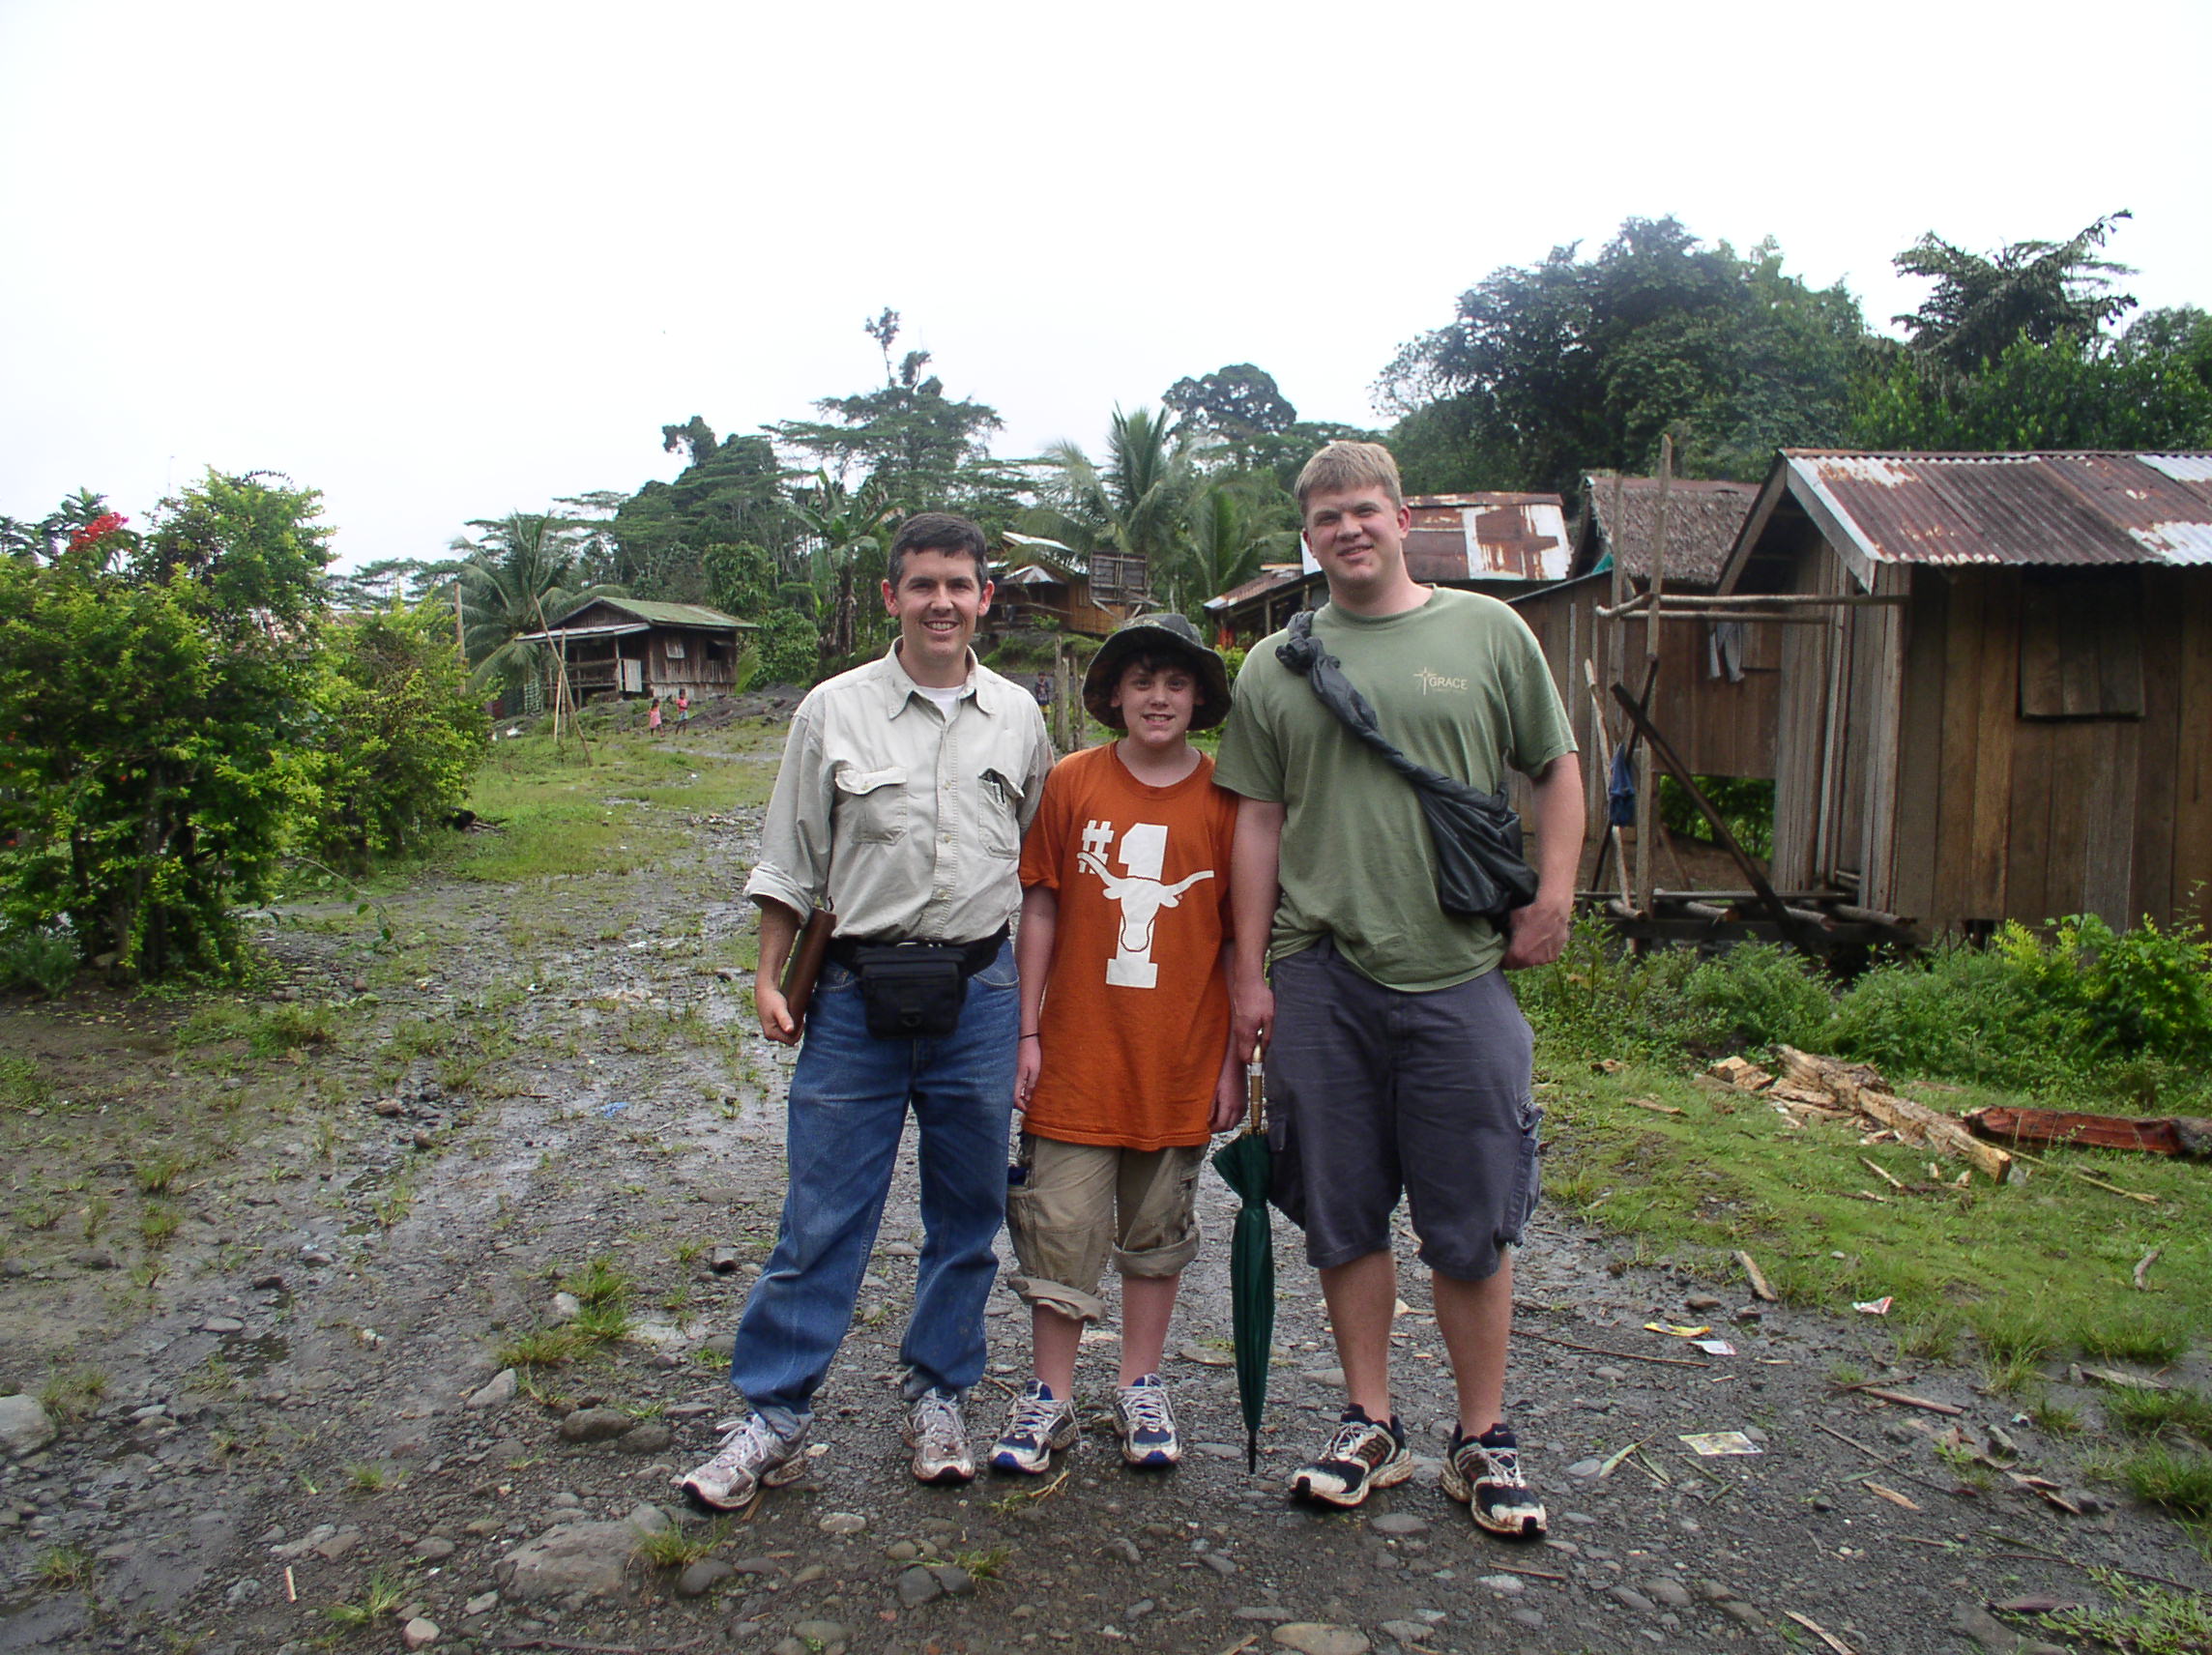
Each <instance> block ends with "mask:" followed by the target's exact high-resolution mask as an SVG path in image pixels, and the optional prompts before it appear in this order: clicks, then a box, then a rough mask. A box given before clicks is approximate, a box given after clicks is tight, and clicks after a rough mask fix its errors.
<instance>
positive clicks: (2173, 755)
mask: <svg viewBox="0 0 2212 1655" xmlns="http://www.w3.org/2000/svg"><path fill="white" fill-rule="evenodd" d="M1720 585H1721V591H1722V593H1724V594H1729V595H1738V596H1739V597H1745V598H1748V597H1749V596H1750V595H1772V596H1773V598H1774V600H1775V601H1774V608H1775V610H1776V611H1777V618H1774V619H1768V620H1764V621H1761V622H1756V623H1753V624H1754V625H1756V626H1761V627H1765V628H1767V629H1770V630H1772V631H1775V632H1777V633H1778V634H1780V645H1779V647H1780V652H1781V653H1780V664H1781V673H1780V682H1779V692H1780V700H1779V705H1778V707H1777V711H1776V716H1777V731H1778V739H1777V745H1776V765H1775V781H1776V797H1775V822H1774V856H1773V861H1772V874H1773V880H1774V883H1775V885H1777V886H1782V887H1784V888H1791V887H1795V888H1808V887H1811V888H1822V887H1824V888H1828V889H1833V890H1838V891H1843V892H1847V893H1849V894H1850V895H1851V896H1852V898H1853V900H1854V901H1855V902H1856V903H1857V905H1858V906H1860V907H1862V908H1868V909H1876V910H1881V911H1886V912H1888V913H1891V914H1895V915H1903V916H1906V917H1907V918H1910V919H1913V920H1916V921H1917V922H1918V923H1919V924H1920V925H1921V927H1922V928H1923V929H1925V930H1932V931H1933V930H1945V929H1955V930H1964V931H1966V932H1969V933H1979V932H1984V931H1987V930H1988V929H1989V928H1991V927H1993V926H1994V925H1995V924H1996V923H1998V922H1999V921H2002V920H2005V919H2020V920H2023V921H2027V922H2030V923H2033V922H2037V921H2041V920H2044V919H2047V918H2051V917H2054V916H2057V915H2067V914H2077V913H2090V914H2096V915H2101V916H2103V917H2104V918H2105V919H2106V920H2108V921H2109V922H2110V923H2111V924H2113V925H2114V926H2124V925H2129V924H2133V923H2137V922H2139V921H2140V920H2141V919H2142V918H2144V917H2145V916H2148V917H2149V918H2151V919H2153V920H2156V921H2157V922H2159V923H2161V924H2166V923H2168V922H2170V921H2172V920H2173V919H2175V918H2176V917H2177V916H2182V915H2188V914H2190V913H2192V912H2201V904H2202V903H2203V901H2204V897H2205V894H2206V892H2205V887H2206V886H2207V885H2208V884H2212V736H2208V735H2207V731H2212V454H2205V453H2188V454H2156V453H2081V452H2064V453H2014V454H2003V453H1965V454H1916V453H1893V454H1884V453H1853V452H1835V451H1825V450H1789V451H1786V452H1784V453H1783V454H1782V455H1781V456H1780V458H1779V459H1778V460H1777V462H1776V464H1775V467H1774V470H1773V472H1772V473H1771V474H1770V475H1769V477H1768V478H1767V479H1766V482H1765V484H1764V486H1763V487H1762V488H1761V490H1760V494H1759V498H1758V500H1757V502H1756V504H1755V505H1754V506H1753V508H1752V510H1751V512H1750V514H1749V516H1748V517H1747V519H1746V520H1745V523H1744V526H1743V529H1742V532H1741V534H1740V535H1739V536H1738V537H1737V540H1736V543H1735V545H1734V547H1733V548H1732V551H1731V554H1730V556H1729V559H1728V563H1727V566H1726V568H1725V569H1724V571H1723V574H1722V578H1721V583H1720ZM1784 615H1786V616H1787V618H1786V619H1784V618H1782V616H1784Z"/></svg>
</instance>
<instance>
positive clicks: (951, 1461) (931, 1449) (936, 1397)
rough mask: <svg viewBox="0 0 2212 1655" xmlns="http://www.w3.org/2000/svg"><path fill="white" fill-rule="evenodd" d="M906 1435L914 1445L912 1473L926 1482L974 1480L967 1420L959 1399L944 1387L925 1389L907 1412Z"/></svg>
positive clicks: (973, 1465)
mask: <svg viewBox="0 0 2212 1655" xmlns="http://www.w3.org/2000/svg"><path fill="white" fill-rule="evenodd" d="M906 1439H907V1442H908V1444H909V1445H910V1446H912V1447H913V1449H914V1474H915V1476H916V1478H917V1479H918V1480H919V1481H921V1482H925V1483H970V1482H974V1481H975V1450H973V1449H972V1448H970V1447H969V1446H968V1422H967V1421H966V1420H965V1419H963V1418H962V1417H961V1416H960V1399H959V1398H958V1397H956V1396H952V1395H950V1394H948V1393H946V1392H945V1391H924V1392H922V1394H921V1395H920V1396H919V1397H918V1398H917V1399H916V1401H915V1404H914V1407H913V1408H911V1409H909V1410H908V1413H907V1416H906Z"/></svg>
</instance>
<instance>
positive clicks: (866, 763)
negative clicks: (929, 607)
mask: <svg viewBox="0 0 2212 1655" xmlns="http://www.w3.org/2000/svg"><path fill="white" fill-rule="evenodd" d="M969 661H970V666H969V671H968V682H967V683H966V684H964V685H962V686H961V690H960V696H959V699H958V700H957V701H955V702H954V703H953V704H952V711H951V713H950V715H949V716H948V715H947V714H946V713H945V712H943V711H940V710H939V708H938V706H937V704H936V703H935V702H933V701H931V700H930V699H929V697H928V696H927V695H925V694H923V693H922V691H921V688H920V686H918V685H917V683H916V682H914V680H913V679H912V678H910V677H908V676H907V671H906V668H905V667H903V666H902V665H900V663H899V658H898V649H897V646H896V645H893V646H892V648H891V649H890V651H889V652H888V653H886V654H885V655H884V656H883V657H882V658H881V659H880V660H875V661H870V662H869V663H868V664H867V665H866V666H862V667H855V668H854V669H853V670H852V671H851V672H847V673H840V674H838V675H837V676H836V677H835V678H833V679H831V680H829V682H827V683H823V684H819V685H817V686H816V687H815V688H814V689H813V691H812V692H811V693H809V694H808V695H807V697H806V699H805V700H804V701H802V702H800V704H799V711H797V712H795V713H793V714H792V718H791V736H790V739H789V740H788V741H787V742H786V743H785V745H784V749H783V768H782V769H780V770H778V771H777V772H776V778H775V793H774V796H773V797H772V798H771V799H770V800H769V807H768V821H767V824H766V826H765V827H764V828H763V829H762V833H761V859H760V862H759V864H758V865H757V866H756V867H755V868H754V869H753V872H752V877H751V878H750V879H748V880H746V881H745V894H746V895H747V896H765V897H771V898H773V899H774V900H775V901H777V902H780V903H782V904H783V905H784V906H785V907H787V908H790V909H793V910H795V911H796V912H798V913H799V914H801V915H804V914H806V913H808V912H810V911H811V910H813V909H815V908H818V907H821V906H823V903H824V898H825V897H827V899H828V905H829V908H830V909H831V910H832V911H834V912H835V914H836V915H837V935H838V936H840V937H866V938H871V939H874V940H878V941H885V942H912V941H919V942H932V943H970V942H974V941H975V940H976V939H977V938H980V937H988V936H989V935H991V933H992V932H994V931H996V930H998V928H999V927H1000V926H1002V925H1004V924H1005V923H1006V921H1007V920H1009V919H1010V918H1012V917H1013V915H1014V913H1015V911H1016V910H1017V909H1019V908H1020V907H1021V901H1022V890H1021V881H1020V879H1019V877H1018V874H1017V869H1018V867H1019V865H1020V857H1021V848H1022V832H1023V830H1024V829H1025V828H1027V827H1029V824H1030V818H1032V817H1033V816H1034V815H1035V814H1036V808H1037V799H1038V798H1039V797H1040V796H1041V794H1042V793H1043V790H1044V778H1045V774H1046V772H1047V771H1049V770H1050V769H1052V743H1051V741H1050V740H1049V739H1048V738H1047V737H1046V735H1045V729H1044V716H1043V714H1042V713H1040V712H1039V711H1037V705H1036V701H1035V699H1034V698H1033V696H1031V695H1030V693H1029V692H1028V691H1027V690H1025V689H1022V688H1021V687H1020V686H1018V685H1016V684H1013V683H1009V682H1007V681H1006V680H1004V679H1003V678H1001V677H1000V676H999V675H998V674H997V673H995V672H992V671H991V670H990V669H989V668H988V667H985V666H982V665H980V664H977V663H976V662H975V656H974V655H973V654H971V655H970V656H969Z"/></svg>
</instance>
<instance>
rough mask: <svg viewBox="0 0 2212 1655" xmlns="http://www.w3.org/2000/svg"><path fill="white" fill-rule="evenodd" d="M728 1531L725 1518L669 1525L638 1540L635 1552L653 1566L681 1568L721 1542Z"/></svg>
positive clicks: (689, 1564)
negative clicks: (693, 1524) (702, 1523)
mask: <svg viewBox="0 0 2212 1655" xmlns="http://www.w3.org/2000/svg"><path fill="white" fill-rule="evenodd" d="M729 1533H730V1524H729V1523H728V1521H727V1520H726V1519H717V1520H716V1521H715V1522H713V1523H711V1524H708V1525H707V1526H706V1527H705V1528H693V1529H684V1528H681V1527H679V1526H678V1525H676V1524H669V1525H668V1526H667V1527H666V1528H661V1529H655V1531H654V1532H653V1533H651V1534H648V1535H647V1536H646V1537H645V1538H644V1539H643V1540H641V1541H639V1542H638V1547H637V1552H638V1555H639V1556H641V1557H643V1558H644V1559H645V1560H646V1561H647V1562H648V1563H651V1564H652V1565H653V1566H654V1567H655V1568H656V1569H684V1568H689V1567H690V1566H691V1565H692V1564H693V1563H696V1562H698V1561H699V1559H700V1558H702V1557H704V1556H706V1555H707V1554H708V1553H710V1552H712V1551H713V1550H714V1548H715V1547H717V1546H719V1545H721V1543H722V1542H723V1541H724V1540H725V1539H727V1538H728V1537H729Z"/></svg>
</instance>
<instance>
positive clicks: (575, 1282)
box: [561, 1253, 631, 1305]
mask: <svg viewBox="0 0 2212 1655" xmlns="http://www.w3.org/2000/svg"><path fill="white" fill-rule="evenodd" d="M630 1286H631V1283H630V1279H629V1277H627V1276H626V1275H624V1274H623V1273H622V1271H620V1270H619V1269H617V1268H616V1267H615V1262H614V1260H612V1259H610V1258H608V1257H607V1256H606V1255H605V1254H603V1253H602V1254H600V1255H599V1256H598V1257H597V1258H596V1259H594V1260H593V1261H592V1262H591V1263H588V1264H586V1265H585V1266H584V1267H583V1268H582V1269H580V1270H577V1271H576V1272H574V1273H573V1274H571V1275H567V1276H564V1277H562V1278H561V1291H562V1292H567V1293H573V1294H575V1295H576V1301H577V1302H578V1303H579V1304H583V1305H604V1304H620V1303H621V1302H622V1301H623V1300H624V1299H626V1298H627V1297H628V1296H629V1290H630Z"/></svg>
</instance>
